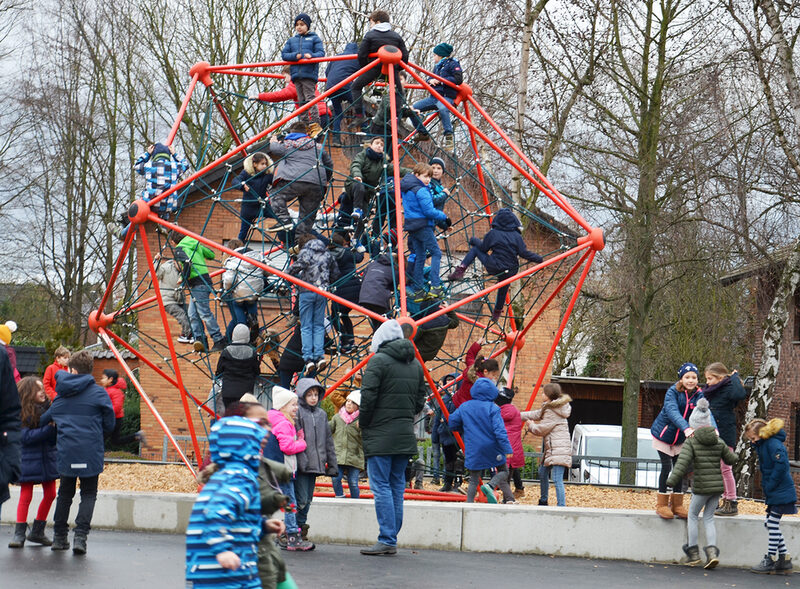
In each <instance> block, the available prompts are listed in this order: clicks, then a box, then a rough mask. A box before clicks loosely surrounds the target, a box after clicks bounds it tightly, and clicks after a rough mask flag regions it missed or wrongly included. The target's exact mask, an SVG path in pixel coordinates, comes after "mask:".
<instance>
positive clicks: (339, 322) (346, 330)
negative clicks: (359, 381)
mask: <svg viewBox="0 0 800 589" xmlns="http://www.w3.org/2000/svg"><path fill="white" fill-rule="evenodd" d="M349 241H350V240H349V234H347V233H334V234H333V235H332V236H331V245H330V246H329V247H330V248H331V255H332V256H333V259H334V261H335V262H336V267H337V268H339V279H338V280H337V282H336V284H335V286H334V289H333V294H335V295H336V296H340V297H342V298H343V299H346V300H348V301H350V302H351V303H356V304H358V295H359V293H360V292H361V277H360V276H359V275H358V274H357V273H356V266H357V265H358V264H360V263H361V262H362V261H363V260H364V252H363V248H362V247H351V246H350V243H349ZM331 314H332V316H333V323H334V326H335V327H336V329H337V330H338V331H339V334H340V336H341V339H340V340H339V344H340V348H339V349H340V351H341V352H342V353H343V354H347V353H349V352H351V351H352V350H353V346H354V341H355V336H354V335H353V321H352V320H351V319H350V307H348V306H346V305H340V304H339V303H336V302H332V303H331Z"/></svg>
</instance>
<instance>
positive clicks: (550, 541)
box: [2, 487, 800, 566]
mask: <svg viewBox="0 0 800 589" xmlns="http://www.w3.org/2000/svg"><path fill="white" fill-rule="evenodd" d="M195 497H196V495H194V494H188V493H163V494H162V493H123V492H117V491H101V492H100V493H98V497H97V505H96V507H95V512H94V519H93V521H92V526H93V527H96V528H110V529H115V530H132V531H156V532H166V533H172V534H182V533H184V531H185V530H186V525H187V523H188V521H189V514H190V512H191V509H192V505H193V503H194V499H195ZM40 498H41V491H40V488H39V487H37V488H36V491H35V492H34V501H33V503H32V510H31V511H33V510H34V509H35V506H36V505H37V504H38V501H39V499H40ZM18 499H19V488H17V487H14V488H12V490H11V500H10V501H8V502H7V503H6V504H5V506H6V507H5V509H3V510H2V522H3V523H14V517H15V509H14V508H15V507H16V504H17V501H18ZM77 505H78V497H77V496H76V497H75V501H74V503H73V506H72V512H71V514H70V521H71V522H72V521H74V517H75V514H76V513H77ZM31 517H32V516H31ZM51 517H52V514H51ZM714 521H715V524H716V528H717V538H718V547H719V549H720V553H721V557H720V560H721V564H722V565H727V566H751V565H753V564H755V563H756V562H758V560H759V559H760V558H761V556H762V555H763V554H764V553H765V552H766V548H767V533H766V530H765V529H764V518H763V517H761V516H753V515H740V516H737V517H727V518H726V517H717V518H715V520H714ZM308 523H309V525H310V526H311V536H312V537H313V539H314V540H315V541H318V542H323V543H324V542H332V543H339V544H354V545H368V544H372V543H373V542H375V538H376V537H377V532H378V526H377V522H376V519H375V509H374V505H373V502H372V500H368V499H329V498H317V499H315V500H314V505H313V507H312V509H311V512H310V514H309V520H308ZM700 529H701V532H700V545H701V547H702V546H703V545H704V541H705V537H704V531H703V528H702V525H701V526H700ZM781 530H782V531H783V534H784V537H785V538H786V543H787V545H788V546H789V550H790V553H791V554H792V555H793V556H794V557H795V559H797V560H800V518H793V517H790V518H785V519H784V520H783V522H782V524H781ZM685 542H686V522H684V521H681V520H672V521H667V520H663V519H661V518H659V517H658V516H657V515H655V513H654V512H648V511H639V510H621V509H587V508H574V507H570V508H559V507H539V506H532V505H524V506H523V505H486V504H474V503H473V504H469V505H468V504H465V503H439V502H430V501H406V503H405V509H404V522H403V529H402V531H401V532H400V546H401V547H403V548H422V549H435V550H453V551H465V552H504V553H514V554H552V555H558V556H579V557H587V558H600V559H611V560H633V561H640V562H677V561H678V559H679V558H680V557H681V556H682V555H683V552H682V551H681V546H682V545H683V544H684V543H685Z"/></svg>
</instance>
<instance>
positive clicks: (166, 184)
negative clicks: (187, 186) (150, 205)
mask: <svg viewBox="0 0 800 589" xmlns="http://www.w3.org/2000/svg"><path fill="white" fill-rule="evenodd" d="M133 169H134V170H136V173H137V174H139V175H140V176H144V185H145V187H144V189H143V190H142V192H141V197H142V200H143V201H145V202H150V201H151V200H153V199H154V198H156V197H157V196H159V195H160V194H161V193H163V192H166V191H167V190H168V189H169V188H171V187H172V186H174V185H175V184H177V182H178V178H180V177H181V175H182V174H183V173H184V172H185V171H186V170H188V169H189V161H188V160H187V159H186V158H185V157H184V158H181V157H178V154H177V153H176V154H159V155H157V156H156V157H155V158H152V156H151V155H150V154H149V153H148V152H146V151H145V152H144V153H143V154H142V155H140V156H139V157H138V158H137V160H136V163H135V164H134V165H133ZM156 209H158V210H161V211H167V212H170V213H172V212H175V211H176V210H178V191H177V190H176V191H175V192H173V193H172V194H170V195H169V196H168V197H167V199H166V200H165V201H161V202H160V203H158V205H156Z"/></svg>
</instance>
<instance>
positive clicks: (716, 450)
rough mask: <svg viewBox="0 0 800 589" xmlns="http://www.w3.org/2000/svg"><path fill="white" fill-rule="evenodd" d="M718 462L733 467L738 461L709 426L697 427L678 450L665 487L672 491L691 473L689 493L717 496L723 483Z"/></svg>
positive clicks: (721, 490)
mask: <svg viewBox="0 0 800 589" xmlns="http://www.w3.org/2000/svg"><path fill="white" fill-rule="evenodd" d="M720 459H722V460H724V461H725V464H735V463H736V461H737V460H738V457H737V456H736V454H734V453H733V452H732V451H731V449H730V448H728V445H727V444H726V443H725V441H724V440H721V439H720V438H719V436H717V432H716V431H715V430H714V428H713V427H711V426H706V427H699V428H697V429H696V430H694V435H693V436H692V437H691V438H688V439H687V440H686V442H685V443H684V444H683V447H682V448H681V453H680V455H679V456H678V461H677V462H676V463H675V466H674V467H673V468H672V472H671V473H670V475H669V479H667V486H668V487H674V486H675V485H676V484H677V483H678V481H680V480H681V479H683V477H685V476H686V475H687V474H689V473H690V472H691V471H692V470H694V480H693V481H692V493H694V494H695V495H716V494H718V493H722V492H723V491H724V490H725V486H724V485H723V483H722V471H721V470H720V467H719V461H720Z"/></svg>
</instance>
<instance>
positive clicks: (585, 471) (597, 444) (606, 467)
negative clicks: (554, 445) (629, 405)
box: [569, 424, 661, 489]
mask: <svg viewBox="0 0 800 589" xmlns="http://www.w3.org/2000/svg"><path fill="white" fill-rule="evenodd" d="M637 438H638V444H637V458H640V459H651V460H659V458H658V452H656V450H655V448H653V436H652V434H651V433H650V430H649V429H646V428H643V427H640V428H638V429H637ZM621 449H622V426H621V425H583V424H578V425H576V426H575V429H574V430H573V432H572V468H571V469H570V471H569V480H570V481H575V482H581V483H592V484H599V485H618V484H619V466H620V463H619V460H615V458H616V459H619V457H620V456H621V454H622V450H621ZM584 456H586V457H588V458H583V457H584ZM601 458H602V459H601ZM603 459H606V460H603ZM660 472H661V467H660V463H659V464H656V463H638V464H637V466H636V486H637V487H650V488H653V489H657V488H658V475H659V473H660Z"/></svg>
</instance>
